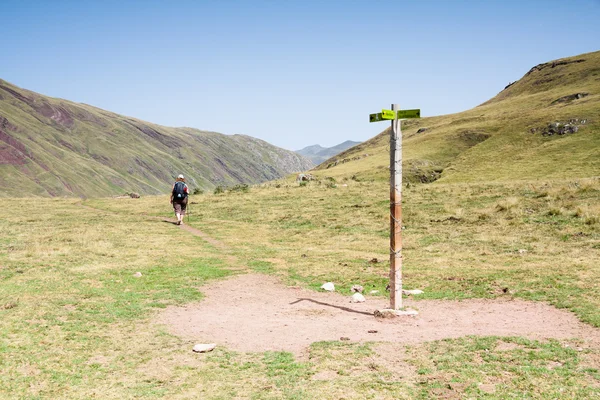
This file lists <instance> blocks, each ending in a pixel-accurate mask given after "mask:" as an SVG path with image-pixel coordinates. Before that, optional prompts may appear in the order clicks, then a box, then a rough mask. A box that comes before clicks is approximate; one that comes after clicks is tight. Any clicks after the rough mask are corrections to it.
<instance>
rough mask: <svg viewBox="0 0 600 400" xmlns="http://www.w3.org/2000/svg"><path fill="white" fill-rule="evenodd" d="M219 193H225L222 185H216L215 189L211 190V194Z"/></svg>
mask: <svg viewBox="0 0 600 400" xmlns="http://www.w3.org/2000/svg"><path fill="white" fill-rule="evenodd" d="M221 193H225V188H224V187H223V186H220V185H219V186H217V187H216V188H215V190H214V191H213V194H221Z"/></svg>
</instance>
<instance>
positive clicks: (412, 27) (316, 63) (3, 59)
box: [0, 0, 600, 150]
mask: <svg viewBox="0 0 600 400" xmlns="http://www.w3.org/2000/svg"><path fill="white" fill-rule="evenodd" d="M0 17H1V18H0V54H1V55H0V78H2V79H4V80H7V81H9V82H12V83H14V84H16V85H18V86H21V87H23V88H26V89H30V90H33V91H36V92H39V93H42V94H45V95H49V96H53V97H60V98H65V99H68V100H72V101H76V102H82V103H88V104H91V105H94V106H97V107H100V108H104V109H107V110H110V111H114V112H117V113H120V114H124V115H129V116H133V117H136V118H140V119H144V120H147V121H151V122H154V123H158V124H162V125H167V126H190V127H194V128H198V129H203V130H212V131H217V132H222V133H227V134H236V133H239V134H246V135H250V136H254V137H257V138H260V139H263V140H266V141H268V142H270V143H273V144H275V145H277V146H280V147H284V148H287V149H291V150H297V149H300V148H302V147H305V146H308V145H312V144H317V143H318V144H321V145H323V146H333V145H336V144H338V143H340V142H343V141H345V140H348V139H350V140H358V141H363V140H367V139H369V138H371V137H372V136H374V135H376V134H377V133H379V132H380V131H381V130H383V129H384V128H385V127H386V126H387V125H386V124H385V123H383V122H381V123H378V124H369V123H368V114H369V113H372V112H377V111H379V110H381V108H389V106H390V103H398V104H400V106H401V107H402V108H421V110H422V115H423V116H432V115H440V114H449V113H454V112H459V111H463V110H466V109H469V108H471V107H474V106H476V105H478V104H480V103H482V102H484V101H485V100H487V99H489V98H490V97H493V96H494V95H496V94H497V93H498V92H499V91H500V90H502V89H503V88H504V86H506V85H507V84H508V83H509V82H511V81H515V80H517V79H519V78H521V77H522V76H523V75H524V74H525V73H526V72H527V71H528V70H529V69H530V68H531V67H532V66H534V65H536V64H539V63H542V62H546V61H550V60H553V59H557V58H561V57H568V56H573V55H577V54H581V53H585V52H591V51H597V50H600V23H599V22H598V21H600V0H570V1H566V0H562V1H553V0H546V1H537V0H531V1H527V0H522V1H512V0H504V1H500V0H498V1H496V0H489V1H433V0H432V1H412V2H409V1H395V2H394V1H373V0H372V1H352V0H346V1H326V0H321V1H311V0H304V1H284V0H280V1H226V0H221V1H216V0H215V1H184V0H179V1H111V0H108V1H106V0H105V1H91V0H88V1H86V0H80V1H66V0H64V1H61V0H56V1H43V2H42V1H27V0H14V1H13V0H0Z"/></svg>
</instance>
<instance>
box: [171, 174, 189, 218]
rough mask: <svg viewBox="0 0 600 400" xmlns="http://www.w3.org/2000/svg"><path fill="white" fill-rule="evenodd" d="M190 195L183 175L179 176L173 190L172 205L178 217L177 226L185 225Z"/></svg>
mask: <svg viewBox="0 0 600 400" xmlns="http://www.w3.org/2000/svg"><path fill="white" fill-rule="evenodd" d="M189 194H190V192H189V189H188V186H187V185H186V183H185V178H184V177H183V175H181V174H179V176H178V177H177V180H176V181H175V184H174V185H173V189H172V190H171V204H172V205H173V210H174V211H175V216H176V217H177V225H181V224H183V217H184V215H185V210H186V208H187V203H188V195H189Z"/></svg>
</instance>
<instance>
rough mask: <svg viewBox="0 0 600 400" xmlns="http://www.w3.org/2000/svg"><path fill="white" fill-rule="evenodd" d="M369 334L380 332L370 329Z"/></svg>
mask: <svg viewBox="0 0 600 400" xmlns="http://www.w3.org/2000/svg"><path fill="white" fill-rule="evenodd" d="M367 332H369V333H377V332H378V331H376V330H375V329H369V330H368V331H367Z"/></svg>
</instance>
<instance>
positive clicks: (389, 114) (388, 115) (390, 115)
mask: <svg viewBox="0 0 600 400" xmlns="http://www.w3.org/2000/svg"><path fill="white" fill-rule="evenodd" d="M381 118H383V119H394V118H396V113H395V112H394V111H392V110H385V109H384V110H381Z"/></svg>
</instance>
